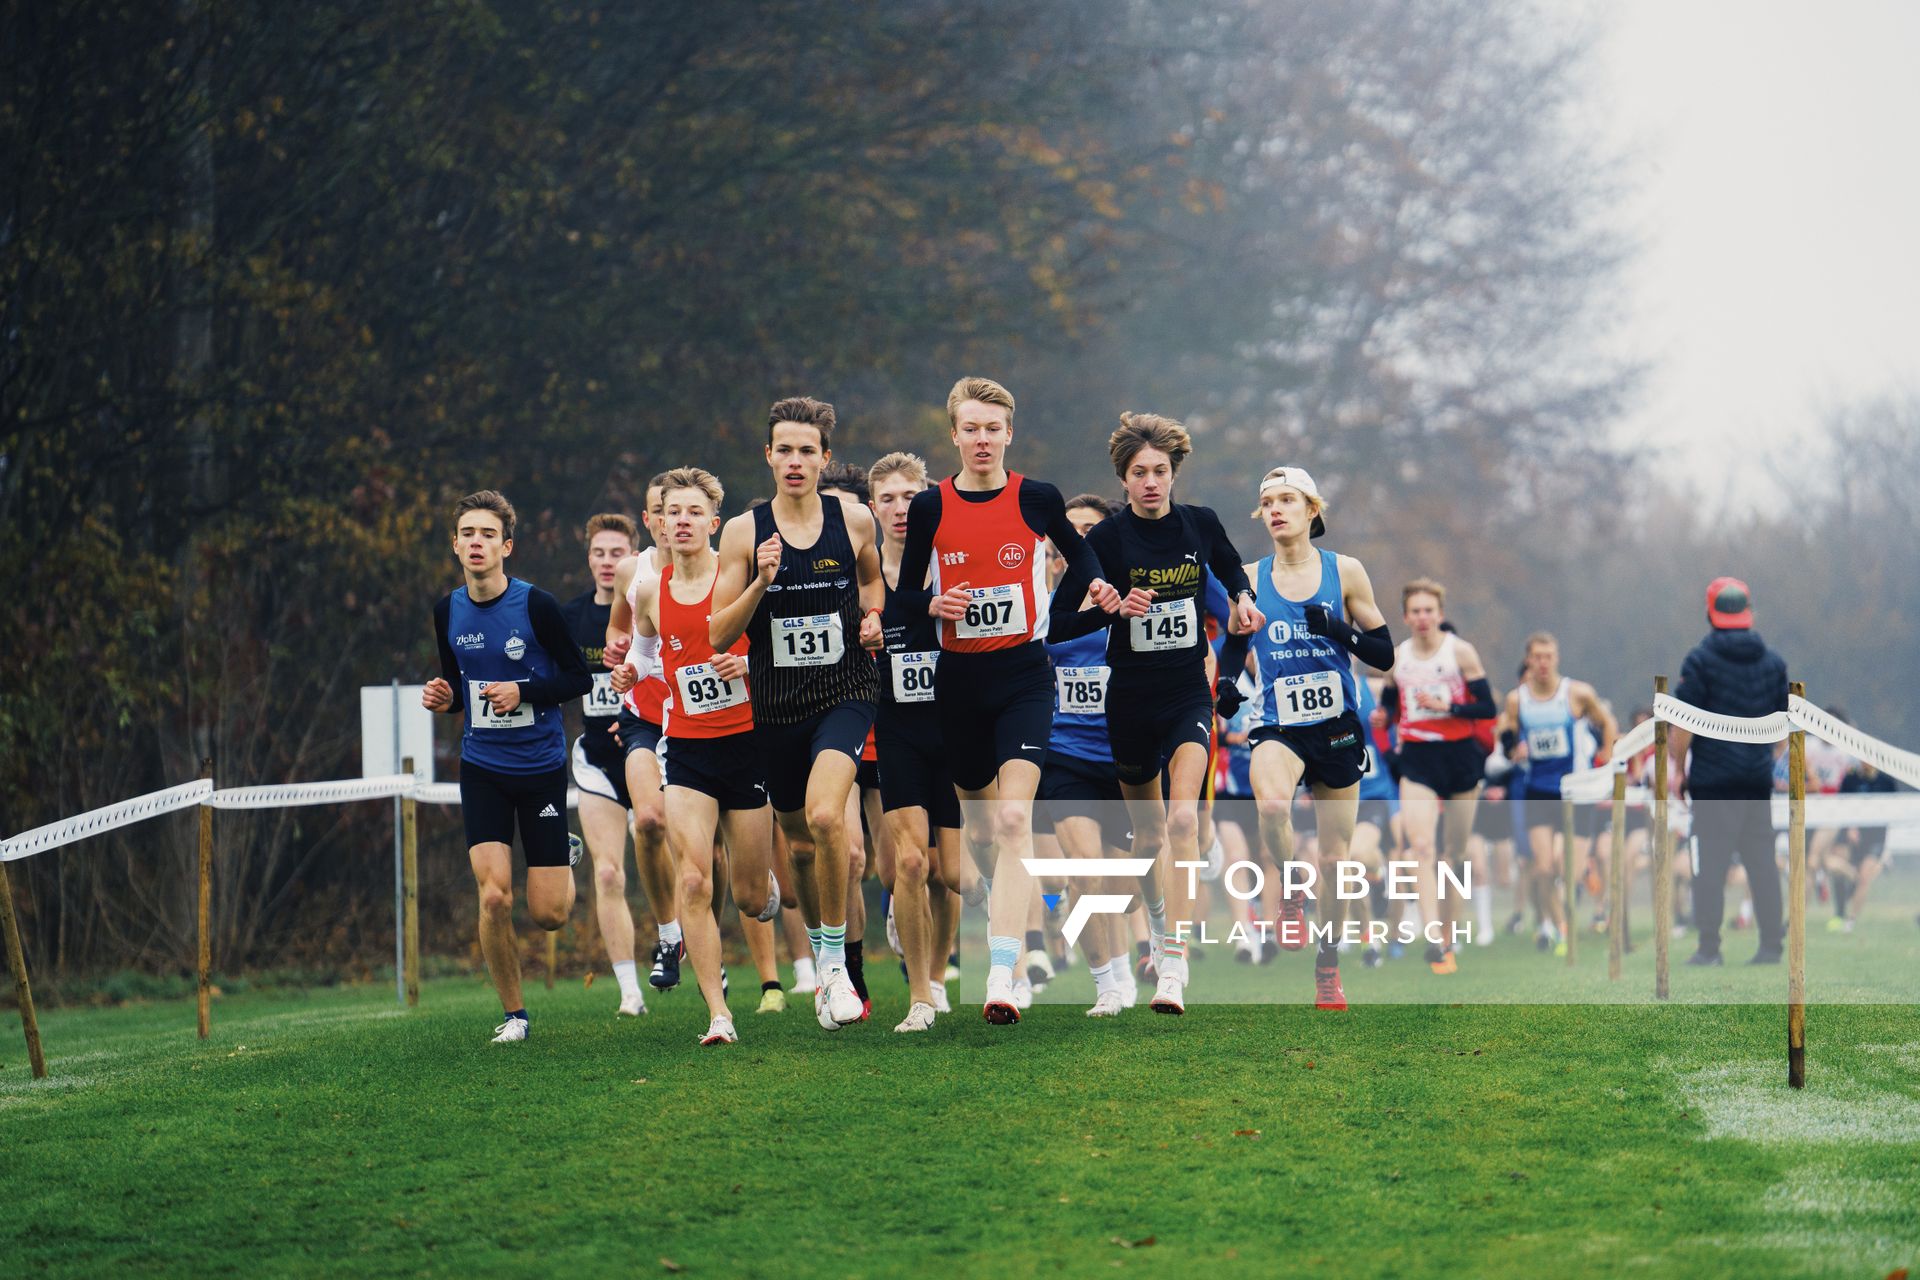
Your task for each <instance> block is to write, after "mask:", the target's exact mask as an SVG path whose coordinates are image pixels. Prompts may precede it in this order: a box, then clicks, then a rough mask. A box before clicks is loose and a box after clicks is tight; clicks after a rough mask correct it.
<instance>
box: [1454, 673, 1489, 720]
mask: <svg viewBox="0 0 1920 1280" xmlns="http://www.w3.org/2000/svg"><path fill="white" fill-rule="evenodd" d="M1467 698H1468V699H1469V700H1468V701H1466V702H1456V703H1454V704H1453V705H1452V706H1451V707H1449V708H1447V711H1448V714H1450V715H1455V716H1458V717H1460V719H1462V720H1491V719H1493V718H1494V717H1495V716H1498V715H1499V714H1500V710H1499V708H1497V707H1495V706H1494V705H1493V685H1492V684H1490V683H1488V681H1487V678H1486V677H1485V676H1481V677H1480V678H1479V679H1478V680H1469V681H1467Z"/></svg>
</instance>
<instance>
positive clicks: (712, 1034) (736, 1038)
mask: <svg viewBox="0 0 1920 1280" xmlns="http://www.w3.org/2000/svg"><path fill="white" fill-rule="evenodd" d="M700 1043H701V1044H739V1043H740V1033H739V1032H737V1031H735V1030H734V1029H733V1019H732V1018H729V1017H728V1016H727V1015H725V1014H721V1015H720V1016H719V1017H717V1018H715V1019H714V1020H713V1021H712V1022H709V1023H708V1024H707V1034H705V1035H703V1036H701V1037H700Z"/></svg>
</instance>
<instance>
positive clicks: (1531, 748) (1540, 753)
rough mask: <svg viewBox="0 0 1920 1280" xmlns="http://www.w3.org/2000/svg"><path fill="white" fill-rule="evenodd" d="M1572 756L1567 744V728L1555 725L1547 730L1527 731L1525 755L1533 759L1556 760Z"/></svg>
mask: <svg viewBox="0 0 1920 1280" xmlns="http://www.w3.org/2000/svg"><path fill="white" fill-rule="evenodd" d="M1572 754H1573V748H1572V747H1571V746H1570V745H1569V744H1568V742H1567V726H1565V725H1563V724H1556V725H1554V726H1553V727H1552V728H1549V729H1529V730H1527V755H1528V756H1530V757H1532V758H1533V759H1535V760H1558V759H1560V758H1561V757H1562V756H1569V755H1572Z"/></svg>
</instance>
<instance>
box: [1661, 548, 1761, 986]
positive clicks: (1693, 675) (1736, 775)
mask: <svg viewBox="0 0 1920 1280" xmlns="http://www.w3.org/2000/svg"><path fill="white" fill-rule="evenodd" d="M1707 621H1708V623H1709V624H1711V625H1712V627H1713V630H1712V631H1710V632H1708V633H1707V638H1706V639H1704V640H1702V641H1701V642H1700V643H1699V644H1697V645H1695V646H1694V647H1693V651H1692V652H1691V653H1689V654H1687V660H1686V661H1685V662H1684V663H1682V664H1681V667H1680V687H1679V688H1678V689H1676V690H1674V696H1675V697H1677V698H1679V699H1680V701H1682V702H1686V703H1691V704H1692V705H1694V706H1696V707H1699V708H1700V709H1701V710H1703V711H1712V712H1716V713H1718V714H1720V715H1726V716H1765V715H1771V714H1773V713H1774V712H1776V711H1785V710H1786V709H1787V664H1786V661H1785V660H1784V659H1782V658H1781V657H1780V655H1779V654H1777V653H1775V652H1774V651H1773V650H1771V649H1769V648H1767V644H1766V641H1764V640H1762V639H1761V638H1760V635H1759V633H1758V632H1756V631H1755V630H1754V629H1753V607H1752V604H1751V602H1750V600H1749V597H1748V592H1747V584H1746V583H1744V582H1742V581H1740V580H1739V579H1738V578H1715V579H1714V580H1713V583H1712V585H1710V586H1709V587H1708V588H1707ZM1689 748H1691V759H1689ZM1668 750H1669V752H1670V753H1671V755H1672V757H1673V760H1674V765H1675V768H1677V769H1678V770H1679V772H1680V779H1681V787H1682V789H1683V790H1684V791H1685V792H1686V794H1687V795H1688V796H1689V797H1690V799H1691V802H1692V805H1693V836H1694V843H1695V856H1696V858H1697V860H1698V861H1697V863H1696V865H1695V868H1694V881H1693V917H1694V923H1695V924H1696V925H1698V926H1699V929H1700V948H1699V950H1698V951H1696V952H1694V954H1693V955H1692V956H1691V957H1690V958H1689V959H1688V960H1687V963H1688V964H1719V963H1720V962H1721V960H1720V917H1721V914H1722V912H1723V911H1724V909H1725V905H1726V893H1727V872H1728V870H1729V869H1730V868H1731V867H1732V866H1733V860H1734V858H1736V857H1738V858H1739V859H1740V863H1741V865H1742V866H1744V867H1745V868H1746V869H1747V884H1748V887H1749V889H1750V890H1751V892H1752V894H1753V913H1754V921H1755V923H1756V924H1757V925H1758V926H1759V928H1760V949H1759V950H1758V951H1756V952H1755V953H1754V956H1753V960H1752V961H1751V962H1750V963H1753V964H1778V963H1779V962H1780V951H1781V942H1782V939H1783V937H1784V935H1785V930H1784V928H1783V926H1782V924H1781V920H1780V869H1779V867H1778V866H1777V865H1776V864H1775V862H1774V857H1773V812H1772V804H1771V801H1770V799H1769V797H1770V796H1771V795H1772V793H1773V747H1772V745H1771V744H1769V743H1764V742H1722V741H1718V740H1716V739H1713V738H1706V737H1695V736H1694V735H1693V734H1690V733H1688V732H1687V731H1686V730H1684V729H1680V728H1678V727H1675V728H1674V729H1672V730H1670V731H1669V735H1668Z"/></svg>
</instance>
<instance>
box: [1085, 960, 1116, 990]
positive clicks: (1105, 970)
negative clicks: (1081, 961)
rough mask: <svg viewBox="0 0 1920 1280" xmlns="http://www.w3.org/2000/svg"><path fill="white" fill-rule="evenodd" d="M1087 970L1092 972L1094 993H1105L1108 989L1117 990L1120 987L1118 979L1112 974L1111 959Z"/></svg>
mask: <svg viewBox="0 0 1920 1280" xmlns="http://www.w3.org/2000/svg"><path fill="white" fill-rule="evenodd" d="M1088 972H1090V973H1092V974H1093V994H1094V995H1096V996H1100V995H1105V994H1106V993H1107V992H1109V991H1118V990H1119V989H1120V980H1119V979H1118V978H1116V977H1114V976H1113V962H1112V961H1111V960H1109V961H1108V962H1107V963H1106V964H1103V965H1101V966H1100V967H1099V968H1098V969H1090V970H1088Z"/></svg>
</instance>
